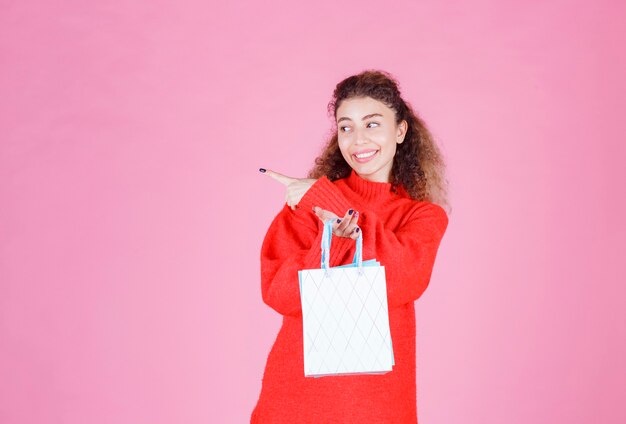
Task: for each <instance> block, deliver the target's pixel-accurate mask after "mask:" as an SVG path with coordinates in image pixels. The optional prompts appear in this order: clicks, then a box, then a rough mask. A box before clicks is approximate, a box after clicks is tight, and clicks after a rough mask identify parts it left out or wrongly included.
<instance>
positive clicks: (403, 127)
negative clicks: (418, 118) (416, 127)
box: [396, 119, 409, 144]
mask: <svg viewBox="0 0 626 424" xmlns="http://www.w3.org/2000/svg"><path fill="white" fill-rule="evenodd" d="M408 128H409V124H408V123H407V122H406V120H404V119H403V120H402V122H400V123H399V124H398V132H397V134H396V142H397V143H398V144H401V143H402V142H403V141H404V136H405V135H406V131H407V129H408Z"/></svg>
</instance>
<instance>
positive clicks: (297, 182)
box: [265, 169, 317, 210]
mask: <svg viewBox="0 0 626 424" xmlns="http://www.w3.org/2000/svg"><path fill="white" fill-rule="evenodd" d="M265 174H267V175H269V176H270V177H272V178H274V179H275V180H276V181H278V182H279V183H282V184H283V185H285V186H287V192H286V193H285V201H286V202H287V205H289V207H291V209H292V210H294V209H298V203H300V199H302V198H303V197H304V194H305V193H306V192H307V191H308V190H309V188H311V186H312V185H313V184H315V182H316V181H317V180H316V179H313V178H292V177H288V176H286V175H283V174H279V173H278V172H274V171H270V170H269V169H268V170H267V171H265Z"/></svg>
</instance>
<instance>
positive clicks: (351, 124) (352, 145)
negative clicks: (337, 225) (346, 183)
mask: <svg viewBox="0 0 626 424" xmlns="http://www.w3.org/2000/svg"><path fill="white" fill-rule="evenodd" d="M406 129H407V123H406V121H402V122H400V123H399V124H398V125H396V121H395V112H394V111H393V109H391V108H389V107H387V106H386V105H385V104H384V103H382V102H379V101H378V100H375V99H373V98H371V97H352V98H349V99H345V100H343V101H342V102H341V104H340V106H339V107H338V108H337V139H338V142H339V150H341V154H342V155H343V158H344V159H345V160H346V162H348V164H350V166H351V167H352V169H354V170H355V171H356V173H357V174H359V176H361V177H362V178H364V179H366V180H369V181H374V182H383V183H388V182H390V178H391V168H392V166H393V157H394V156H395V154H396V146H397V144H400V143H402V142H403V141H404V136H405V134H406ZM357 155H358V156H357Z"/></svg>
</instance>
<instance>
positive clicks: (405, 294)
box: [299, 176, 448, 309]
mask: <svg viewBox="0 0 626 424" xmlns="http://www.w3.org/2000/svg"><path fill="white" fill-rule="evenodd" d="M313 205H316V206H320V207H322V208H324V209H329V210H331V211H333V212H335V213H336V214H337V215H339V216H343V215H344V214H345V213H346V211H347V210H348V209H350V208H351V205H350V203H349V201H348V200H347V199H346V198H345V196H344V195H343V193H342V192H341V191H340V190H339V188H337V187H336V186H335V185H334V184H333V183H332V182H330V180H328V179H327V178H326V177H325V176H324V177H322V178H320V179H319V180H318V181H316V183H315V184H314V185H313V186H312V187H311V188H310V189H309V190H308V191H307V192H306V193H305V195H304V196H303V198H302V199H301V201H300V203H299V206H300V207H301V209H302V210H307V209H310V208H311V207H312V206H313ZM409 213H410V216H409V217H408V219H406V220H405V223H404V224H403V225H402V226H401V227H400V228H398V229H397V230H395V231H392V230H390V229H387V228H385V226H384V222H383V220H382V219H381V218H380V217H379V216H378V215H376V214H375V213H374V212H373V211H371V210H367V209H366V210H359V214H360V216H359V221H358V224H357V225H358V226H359V227H360V228H361V230H362V232H363V260H368V259H373V258H375V259H377V260H378V261H379V262H380V263H381V265H383V266H384V267H385V277H386V280H387V303H388V304H389V308H390V309H393V308H395V307H398V306H401V305H404V304H407V303H409V302H413V301H415V300H417V299H418V298H419V297H420V296H421V295H422V293H423V292H424V291H425V290H426V287H427V286H428V283H429V282H430V276H431V274H432V270H433V266H434V263H435V257H436V255H437V250H438V249H439V244H440V242H441V239H442V238H443V235H444V233H445V231H446V228H447V226H448V215H447V214H446V212H445V210H444V209H443V208H442V207H441V206H439V205H437V204H435V203H430V202H421V203H420V204H419V205H418V206H416V207H414V208H413V209H411V211H410V212H409ZM331 250H332V248H331ZM366 254H368V255H373V258H371V257H365V255H366Z"/></svg>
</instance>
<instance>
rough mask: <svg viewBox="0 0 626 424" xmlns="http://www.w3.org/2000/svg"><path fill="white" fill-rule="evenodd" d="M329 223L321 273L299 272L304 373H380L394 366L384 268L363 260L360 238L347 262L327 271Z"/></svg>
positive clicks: (308, 270)
mask: <svg viewBox="0 0 626 424" xmlns="http://www.w3.org/2000/svg"><path fill="white" fill-rule="evenodd" d="M332 222H333V220H332V219H329V220H327V221H326V222H325V223H324V232H323V234H322V245H321V248H322V261H321V262H322V263H321V268H320V269H304V270H300V271H298V279H299V280H300V299H301V302H302V324H303V325H302V327H303V329H302V330H303V341H304V375H305V376H306V377H322V376H327V375H346V374H384V373H386V372H389V371H391V370H392V366H393V365H394V358H393V347H392V343H391V333H390V330H389V312H388V306H387V283H386V280H385V267H384V266H380V263H379V262H377V261H376V260H375V259H370V260H368V261H365V262H363V258H362V250H363V236H362V234H360V235H359V238H358V239H357V241H356V252H355V254H354V260H353V262H352V263H351V264H347V265H342V266H337V267H332V268H330V267H329V258H330V245H331V239H332Z"/></svg>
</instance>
